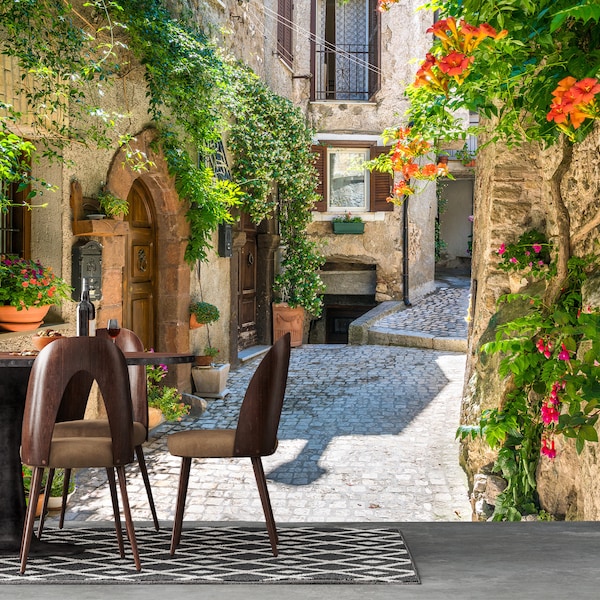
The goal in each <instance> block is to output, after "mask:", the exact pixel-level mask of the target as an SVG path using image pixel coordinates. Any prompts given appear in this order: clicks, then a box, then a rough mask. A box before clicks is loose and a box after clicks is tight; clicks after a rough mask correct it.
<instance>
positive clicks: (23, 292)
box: [0, 255, 71, 331]
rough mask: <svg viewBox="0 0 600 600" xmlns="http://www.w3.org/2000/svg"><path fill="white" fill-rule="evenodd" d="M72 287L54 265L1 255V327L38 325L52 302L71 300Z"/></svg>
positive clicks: (23, 327) (14, 329) (33, 326)
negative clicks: (55, 269) (48, 265)
mask: <svg viewBox="0 0 600 600" xmlns="http://www.w3.org/2000/svg"><path fill="white" fill-rule="evenodd" d="M70 296H71V287H70V286H69V285H68V284H67V283H66V282H65V281H64V279H62V278H61V277H57V276H56V275H55V274H54V272H53V271H52V268H51V267H44V266H43V265H42V264H41V263H40V262H39V261H34V260H30V259H26V258H19V257H16V256H8V255H6V256H5V255H2V256H0V328H2V329H5V330H7V331H27V330H31V329H36V328H37V327H39V326H40V325H41V324H42V321H43V319H44V317H45V316H46V314H47V313H48V310H49V308H50V306H51V305H53V304H60V303H61V302H62V301H63V300H69V299H70Z"/></svg>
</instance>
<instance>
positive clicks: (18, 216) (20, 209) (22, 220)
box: [0, 182, 31, 258]
mask: <svg viewBox="0 0 600 600" xmlns="http://www.w3.org/2000/svg"><path fill="white" fill-rule="evenodd" d="M0 186H2V189H1V193H2V194H3V195H4V196H5V198H6V199H7V200H8V202H9V203H10V206H8V208H7V210H6V211H0V254H15V255H17V256H20V257H22V258H29V257H30V251H29V250H30V237H31V211H30V210H29V209H28V208H27V195H28V192H29V187H27V188H26V189H24V190H19V189H18V186H17V184H16V183H10V184H7V183H5V182H0Z"/></svg>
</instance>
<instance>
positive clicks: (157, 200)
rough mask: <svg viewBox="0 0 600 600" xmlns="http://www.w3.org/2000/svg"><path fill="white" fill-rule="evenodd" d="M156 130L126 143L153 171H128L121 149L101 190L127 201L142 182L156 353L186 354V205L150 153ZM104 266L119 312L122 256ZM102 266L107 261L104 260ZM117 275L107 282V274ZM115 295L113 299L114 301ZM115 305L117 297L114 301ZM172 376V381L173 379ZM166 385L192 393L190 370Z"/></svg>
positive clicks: (183, 368) (162, 161) (188, 273)
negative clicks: (150, 227) (149, 216)
mask: <svg viewBox="0 0 600 600" xmlns="http://www.w3.org/2000/svg"><path fill="white" fill-rule="evenodd" d="M156 133H157V132H156V130H155V129H145V130H143V131H141V132H140V133H138V134H137V135H136V136H135V137H134V139H133V140H132V141H131V144H130V145H131V147H132V149H133V150H134V151H139V152H140V153H143V154H142V155H143V156H146V157H147V159H148V160H149V161H151V162H152V163H153V164H154V166H152V167H150V168H149V170H148V171H144V172H141V173H138V172H135V171H133V170H132V169H131V168H130V167H129V166H128V165H127V162H126V158H125V153H124V151H123V150H122V149H121V150H119V151H118V152H116V153H115V155H114V157H113V159H112V161H111V164H110V166H109V168H108V172H107V176H106V188H107V190H109V191H110V192H111V193H113V194H114V195H116V196H118V197H119V198H127V196H128V195H129V192H130V190H131V187H132V186H133V183H134V181H136V180H139V181H141V182H142V183H143V184H144V186H145V187H146V189H147V190H148V193H149V196H150V198H151V201H152V203H153V206H154V210H155V215H156V244H157V248H156V262H157V264H156V270H157V285H156V289H157V294H158V297H157V298H156V307H157V310H156V339H157V347H156V348H155V350H157V351H161V352H188V351H189V347H190V340H189V305H190V278H191V270H190V267H189V266H188V265H187V263H186V262H185V248H186V243H187V239H188V237H189V224H188V222H187V220H186V217H185V215H186V204H185V203H184V202H182V201H181V200H180V198H179V196H178V194H177V191H176V189H175V183H174V179H173V177H172V176H171V175H170V174H169V171H168V167H167V163H166V160H165V158H164V156H163V155H162V153H160V152H157V151H156V150H155V149H154V148H153V147H152V142H154V141H155V139H156ZM122 244H123V250H124V244H125V240H124V239H123V243H122ZM106 258H107V259H108V261H107V262H106V264H104V265H103V267H105V270H106V274H107V276H108V278H105V281H106V282H107V283H108V282H109V281H110V282H111V283H112V284H113V285H114V286H115V287H116V288H117V289H118V295H120V306H121V310H122V303H123V288H122V269H123V267H124V258H123V252H121V253H119V252H118V251H117V252H113V253H110V254H109V256H107V257H106ZM105 261H106V259H105ZM111 268H112V269H116V270H117V272H115V273H113V276H112V277H111V276H110V270H111ZM118 295H117V296H118ZM115 299H117V297H115ZM174 374H175V377H174ZM169 375H170V377H169V383H170V384H171V385H175V386H177V388H178V389H179V390H181V391H190V390H191V377H190V367H189V365H180V366H178V367H177V368H175V367H173V368H172V369H171V372H170V373H169Z"/></svg>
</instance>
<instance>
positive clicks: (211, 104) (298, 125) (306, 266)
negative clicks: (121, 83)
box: [0, 0, 322, 314]
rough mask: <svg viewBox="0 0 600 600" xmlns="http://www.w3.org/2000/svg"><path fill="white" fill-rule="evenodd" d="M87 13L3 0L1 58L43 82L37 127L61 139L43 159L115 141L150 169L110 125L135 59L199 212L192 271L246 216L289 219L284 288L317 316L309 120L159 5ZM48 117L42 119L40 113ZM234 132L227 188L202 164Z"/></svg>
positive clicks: (177, 174)
mask: <svg viewBox="0 0 600 600" xmlns="http://www.w3.org/2000/svg"><path fill="white" fill-rule="evenodd" d="M81 4H82V10H79V11H78V10H77V9H76V8H74V7H73V5H71V4H69V3H66V2H60V1H53V0H42V1H39V2H36V1H33V0H23V1H22V2H19V3H14V2H7V1H6V0H0V31H2V32H4V33H5V34H6V35H5V36H4V37H5V39H4V42H3V44H2V52H3V53H4V54H7V55H10V56H14V57H16V58H18V60H19V63H20V65H21V67H22V69H23V71H24V72H27V73H29V74H30V75H31V76H32V77H33V81H34V85H33V86H32V87H31V88H27V87H26V86H24V87H23V90H22V93H23V94H25V96H26V98H27V101H28V103H29V105H30V107H31V108H32V109H34V110H33V112H34V113H35V114H36V115H38V118H39V122H38V123H37V125H38V126H39V127H40V128H41V127H44V128H45V129H46V130H48V129H51V130H52V132H53V133H54V134H55V135H53V136H52V137H48V138H46V139H45V140H44V141H45V144H46V148H45V150H44V153H45V154H46V155H48V156H51V157H53V158H58V159H61V158H62V156H61V152H62V150H63V149H64V147H65V146H66V145H67V144H72V143H74V142H75V143H81V144H85V145H92V144H95V145H96V146H97V147H102V148H110V147H112V146H113V145H114V143H115V141H116V142H117V143H118V144H119V145H121V146H124V147H125V155H126V156H127V157H128V160H129V161H130V163H131V166H132V167H133V168H135V169H138V170H139V169H143V168H146V167H147V166H149V165H148V163H147V160H146V157H144V156H140V155H139V154H136V153H135V152H134V151H133V150H131V148H130V147H128V146H129V143H130V141H131V136H130V135H127V134H126V133H124V132H121V133H119V129H121V128H122V117H123V116H124V113H123V114H108V113H107V112H106V111H105V110H104V109H103V108H102V102H101V97H102V95H103V88H104V87H106V86H109V85H111V84H112V83H114V82H115V81H117V80H118V79H119V78H127V76H128V69H129V68H130V67H131V64H130V54H129V53H132V54H133V56H134V57H135V58H136V59H137V60H138V61H139V62H140V63H141V64H142V65H143V67H144V77H145V80H146V85H147V98H148V103H149V113H150V115H151V117H152V120H153V122H154V124H155V125H156V128H157V130H158V139H157V143H158V144H159V146H160V148H161V150H162V151H163V153H164V156H165V158H166V161H167V164H168V168H169V170H170V172H171V174H172V175H173V176H174V178H175V185H176V188H177V192H178V194H179V195H180V197H181V198H182V199H185V200H187V201H188V202H189V209H188V211H187V218H188V220H189V223H190V230H191V233H190V239H189V241H188V245H187V248H186V254H185V258H186V260H187V261H188V262H189V263H193V262H194V261H196V260H206V258H207V251H208V250H209V249H210V248H211V238H212V234H213V232H214V231H215V230H216V228H217V226H218V225H219V224H220V223H222V222H228V221H229V222H231V221H232V220H233V217H232V209H234V208H235V207H238V206H242V207H243V209H244V210H246V211H247V212H248V213H249V214H250V215H251V217H252V219H253V220H254V221H255V222H257V223H258V222H260V221H261V220H263V219H265V218H269V217H271V216H272V215H273V214H275V213H277V212H278V213H279V216H280V228H281V236H282V244H283V245H284V246H285V251H284V259H283V267H284V273H283V274H282V276H281V279H282V280H285V282H286V283H285V285H283V284H281V285H280V288H284V287H285V292H283V293H284V295H286V296H287V298H288V301H289V302H290V303H297V304H300V305H304V306H305V308H307V310H309V311H311V312H312V313H313V314H318V313H319V311H320V300H319V298H318V294H319V293H320V291H321V289H322V284H321V283H320V279H319V277H318V275H317V273H316V269H317V268H318V265H319V264H320V262H321V260H322V259H321V258H320V255H319V253H318V252H317V249H316V247H315V246H314V244H312V243H310V242H309V241H308V239H307V237H306V233H305V227H306V225H307V223H308V222H309V220H310V214H311V209H312V206H313V203H314V201H315V199H316V196H315V187H316V182H317V177H316V172H315V170H314V167H313V156H312V154H311V152H310V145H311V140H312V132H311V131H310V130H309V128H308V127H307V125H306V121H305V119H304V117H303V115H302V113H301V111H300V110H299V109H297V108H295V107H294V106H293V105H292V104H291V103H290V102H289V101H288V100H286V99H284V98H281V97H279V96H277V95H276V94H274V93H273V92H271V90H270V89H269V88H268V87H267V86H266V85H265V84H264V83H263V82H262V81H261V80H260V79H259V78H258V77H257V76H256V75H255V74H254V73H253V72H252V71H251V69H249V68H248V67H246V66H245V65H243V64H241V63H239V62H236V61H233V60H231V59H229V58H227V57H225V56H223V55H222V53H221V52H220V50H219V49H218V48H217V47H215V46H214V45H213V44H212V43H211V42H210V41H209V40H208V39H207V37H206V36H205V35H204V34H203V33H202V31H200V30H199V28H198V27H197V26H196V25H195V24H193V23H192V22H191V21H190V20H187V21H186V19H184V18H183V17H179V18H174V17H173V16H172V14H171V13H170V12H169V10H168V9H167V7H166V6H165V5H164V3H163V2H161V1H160V0H128V1H127V2H125V1H120V2H116V1H108V0H91V1H89V2H83V3H81ZM15 6H16V8H15V9H14V10H13V8H14V7H15ZM94 99H95V102H94V101H93V100H94ZM39 106H43V107H44V108H43V110H35V109H36V107H39ZM62 114H65V115H66V114H69V116H70V118H69V119H61V118H60V115H62ZM19 116H20V115H18V114H17V113H16V112H15V114H14V117H15V118H18V117H19ZM49 119H50V122H49ZM226 133H228V134H229V135H228V143H229V147H230V149H231V151H232V154H233V156H234V170H233V173H234V179H233V181H218V180H216V179H215V177H214V174H213V172H212V171H211V169H210V168H209V167H208V166H206V165H205V164H204V163H203V162H202V161H200V160H199V159H198V157H199V156H202V155H206V154H209V153H210V152H212V151H213V150H212V147H213V146H212V145H211V143H213V142H214V141H216V140H218V139H220V138H221V137H222V136H223V135H224V134H226ZM13 141H14V140H13ZM14 150H15V153H17V152H18V148H17V146H14ZM297 252H302V256H300V255H297V256H295V253H297Z"/></svg>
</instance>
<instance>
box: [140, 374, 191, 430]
mask: <svg viewBox="0 0 600 600" xmlns="http://www.w3.org/2000/svg"><path fill="white" fill-rule="evenodd" d="M167 372H168V369H167V366H166V365H147V366H146V382H147V385H148V417H149V418H150V412H151V411H150V409H151V408H153V409H158V410H159V411H160V412H161V414H162V416H163V417H164V419H165V420H167V421H181V419H182V418H183V417H184V416H185V415H187V414H189V412H190V407H189V405H187V404H185V402H183V399H182V396H181V394H180V393H179V391H178V390H177V388H174V387H169V386H166V385H163V384H162V380H163V379H164V378H165V377H166V376H167ZM152 413H153V419H154V420H155V421H156V420H158V422H157V423H156V425H160V423H161V421H160V418H159V417H158V415H157V413H156V411H152ZM156 425H153V426H154V427H156ZM148 428H149V429H151V428H152V426H151V425H150V424H148Z"/></svg>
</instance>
